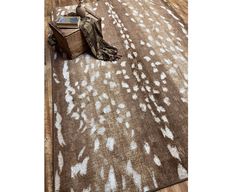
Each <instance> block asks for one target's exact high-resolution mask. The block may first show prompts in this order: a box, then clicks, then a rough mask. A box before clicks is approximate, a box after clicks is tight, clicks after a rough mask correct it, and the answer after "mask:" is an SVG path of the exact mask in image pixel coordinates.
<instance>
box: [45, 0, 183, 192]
mask: <svg viewBox="0 0 235 192" xmlns="http://www.w3.org/2000/svg"><path fill="white" fill-rule="evenodd" d="M89 1H92V0H89ZM163 1H164V2H165V3H167V4H168V5H169V6H170V7H171V8H172V9H173V10H174V11H175V13H176V14H177V15H178V16H180V17H181V19H182V21H183V22H184V23H185V24H188V2H187V0H163ZM72 4H76V1H75V0H45V7H44V8H45V15H44V26H45V27H44V30H45V34H44V35H45V50H44V51H45V52H44V53H45V73H44V75H45V82H44V88H45V92H44V94H45V100H44V122H45V125H44V127H45V136H44V137H45V145H44V147H45V192H52V191H53V167H52V161H53V160H52V142H53V141H52V84H51V80H52V68H51V55H52V53H53V50H52V48H51V47H50V46H49V45H48V43H47V37H48V33H49V27H48V22H49V21H50V12H51V10H52V9H53V7H58V6H65V5H72ZM187 191H188V182H187V181H185V182H182V183H179V184H176V185H173V186H170V187H167V188H165V189H162V190H160V192H187Z"/></svg>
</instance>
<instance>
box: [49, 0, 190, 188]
mask: <svg viewBox="0 0 235 192" xmlns="http://www.w3.org/2000/svg"><path fill="white" fill-rule="evenodd" d="M86 6H87V7H88V8H90V9H92V10H93V11H94V12H96V14H97V15H99V16H100V17H102V28H103V29H102V30H103V34H104V39H105V40H106V41H107V42H109V43H110V44H112V45H114V46H115V47H117V48H118V50H119V51H120V54H121V55H122V58H121V59H120V60H118V61H115V62H105V61H100V60H96V59H95V58H94V57H93V56H92V55H90V54H89V53H85V54H83V55H81V56H79V57H77V58H75V59H74V60H64V59H63V58H62V57H61V56H60V55H59V54H57V53H56V52H55V53H54V60H53V64H52V67H53V111H54V117H53V118H54V120H53V122H54V145H53V151H54V153H53V157H54V191H61V192H103V191H104V192H118V191H124V192H135V191H136V192H139V191H141V192H142V191H143V192H144V191H149V190H156V189H160V188H163V187H166V186H169V185H173V184H175V183H178V182H181V181H183V180H185V179H187V170H188V166H187V163H188V162H187V153H188V150H187V120H188V117H187V113H188V112H187V106H188V104H187V26H186V25H185V24H184V22H183V21H182V19H181V18H180V17H179V16H178V15H177V14H176V13H175V12H174V11H172V10H171V8H170V7H167V6H166V4H165V3H164V2H163V1H161V0H159V1H155V0H99V1H89V2H87V3H86ZM73 9H75V6H68V7H63V8H58V9H57V10H56V11H57V12H56V15H63V14H66V13H67V12H71V11H73Z"/></svg>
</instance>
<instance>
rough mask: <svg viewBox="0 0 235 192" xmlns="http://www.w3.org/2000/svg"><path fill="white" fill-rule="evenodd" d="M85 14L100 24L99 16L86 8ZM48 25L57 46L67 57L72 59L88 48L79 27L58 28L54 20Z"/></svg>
mask: <svg viewBox="0 0 235 192" xmlns="http://www.w3.org/2000/svg"><path fill="white" fill-rule="evenodd" d="M86 12H87V16H89V17H92V18H94V19H96V20H97V22H99V24H100V25H101V18H99V17H98V16H96V15H95V14H94V13H93V12H92V11H90V10H89V9H87V8H86ZM49 26H50V28H51V30H52V31H53V34H54V36H55V38H56V41H57V46H58V48H60V49H62V51H63V52H64V53H65V54H66V56H67V58H68V59H74V58H75V57H77V56H79V55H80V54H82V53H84V52H85V51H87V50H88V49H89V47H88V44H87V43H86V40H85V38H84V36H83V34H82V32H81V30H80V29H59V28H58V27H57V26H56V24H55V23H54V22H50V23H49Z"/></svg>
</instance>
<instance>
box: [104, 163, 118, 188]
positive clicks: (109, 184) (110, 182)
mask: <svg viewBox="0 0 235 192" xmlns="http://www.w3.org/2000/svg"><path fill="white" fill-rule="evenodd" d="M116 188H117V182H116V177H115V173H114V169H113V166H110V169H109V176H108V181H107V183H106V184H105V192H115V191H116Z"/></svg>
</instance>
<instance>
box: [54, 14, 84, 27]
mask: <svg viewBox="0 0 235 192" xmlns="http://www.w3.org/2000/svg"><path fill="white" fill-rule="evenodd" d="M80 20H81V18H80V17H71V16H60V17H58V18H57V19H56V21H55V23H56V26H57V27H59V28H68V29H76V28H79V23H80Z"/></svg>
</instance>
